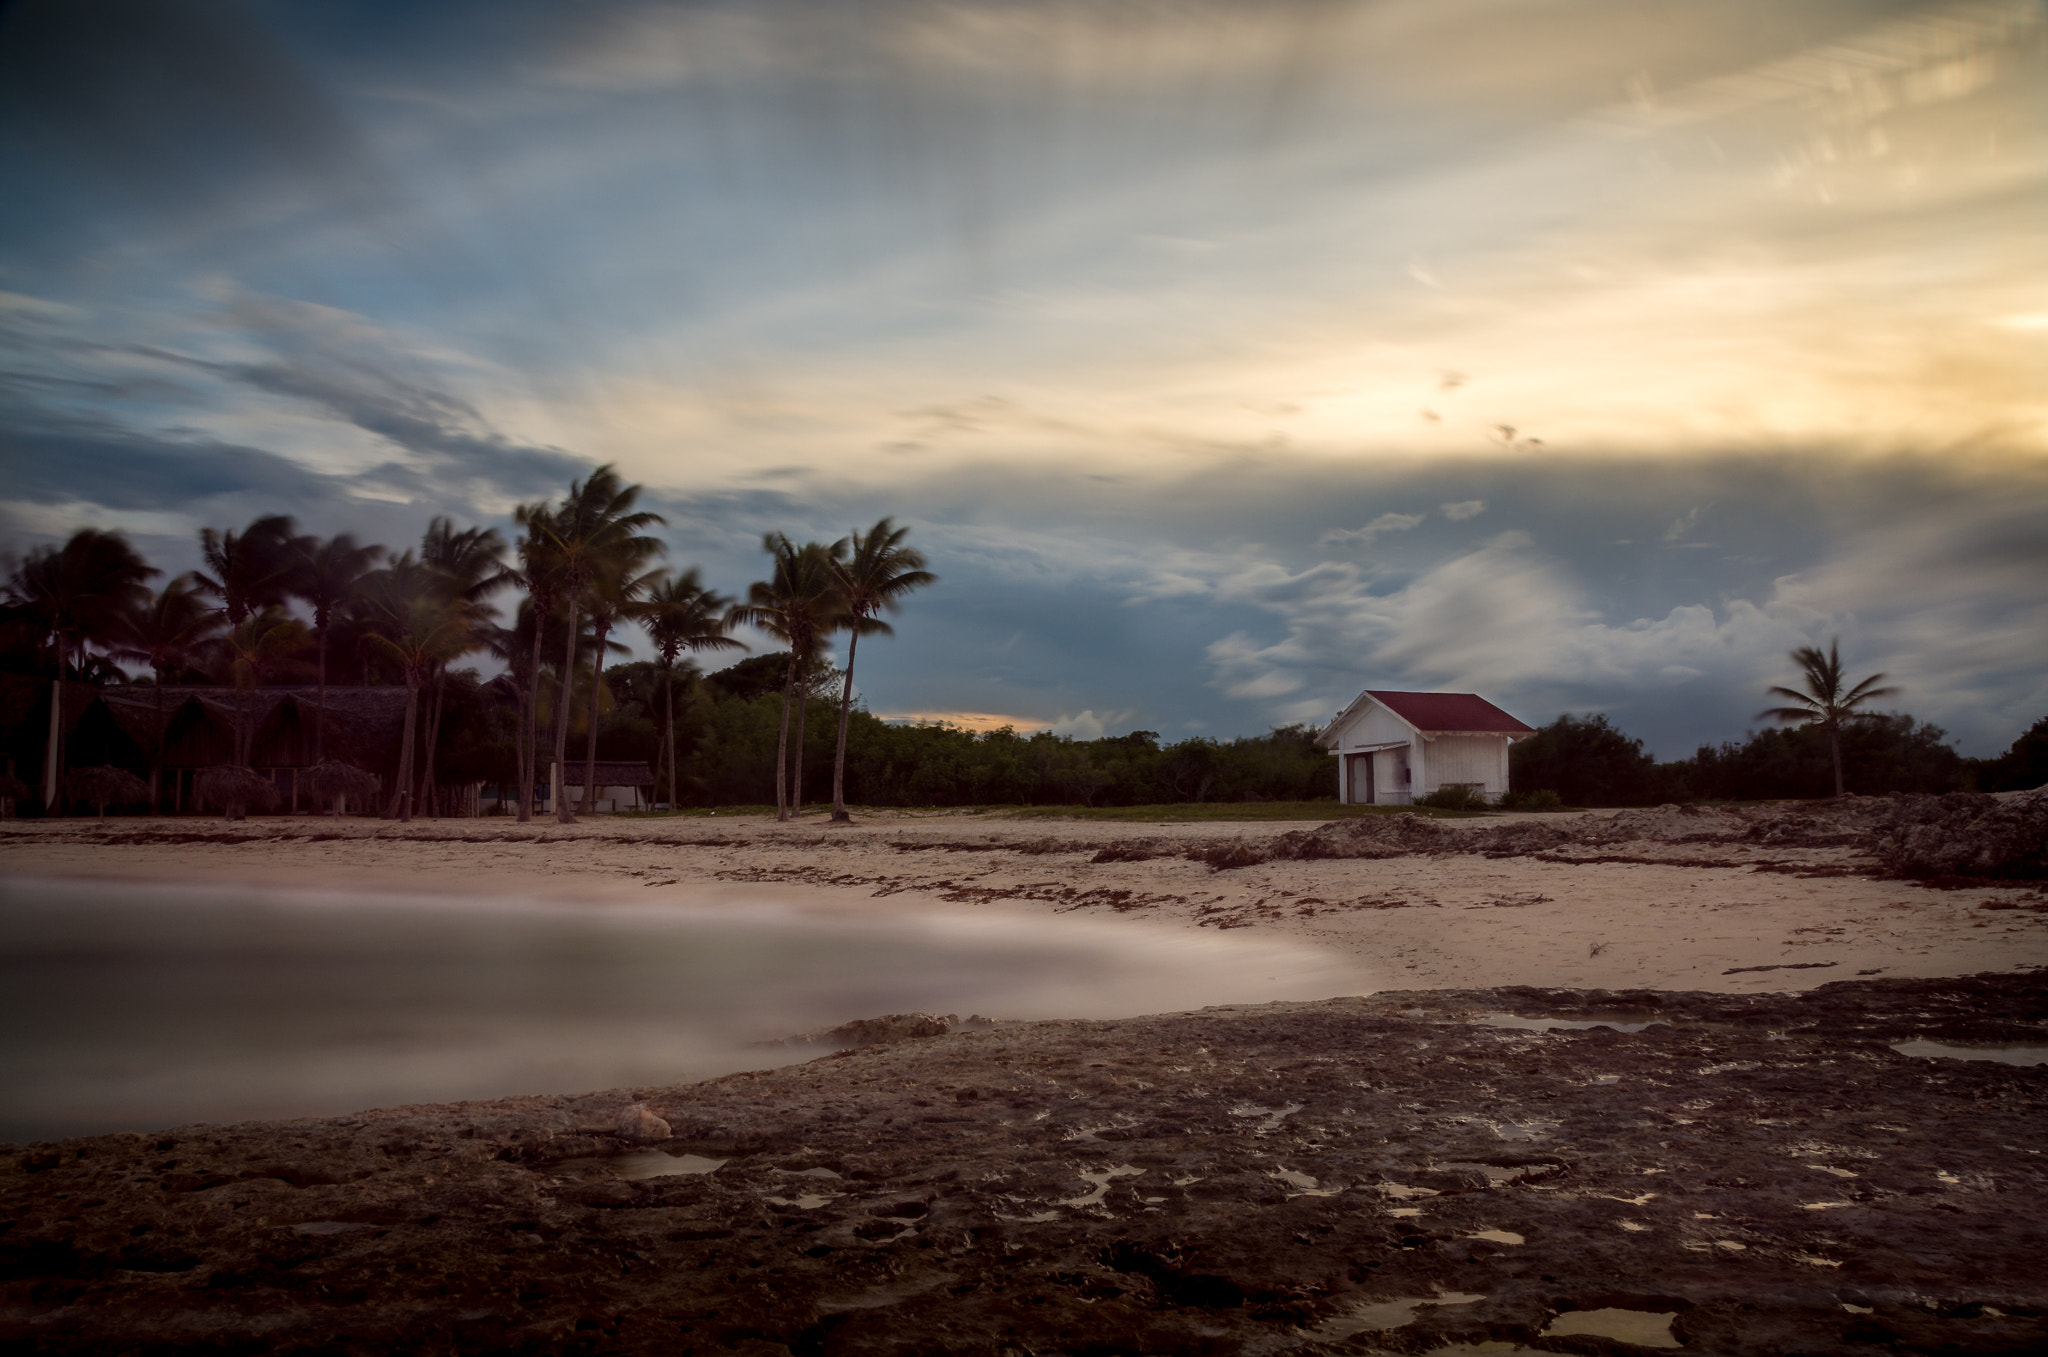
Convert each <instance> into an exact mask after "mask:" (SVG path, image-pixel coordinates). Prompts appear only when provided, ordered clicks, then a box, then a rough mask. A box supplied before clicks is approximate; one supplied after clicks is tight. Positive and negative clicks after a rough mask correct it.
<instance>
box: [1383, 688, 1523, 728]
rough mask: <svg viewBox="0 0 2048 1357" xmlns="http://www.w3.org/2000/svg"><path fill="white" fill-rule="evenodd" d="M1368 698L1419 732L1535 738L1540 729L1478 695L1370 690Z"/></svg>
mask: <svg viewBox="0 0 2048 1357" xmlns="http://www.w3.org/2000/svg"><path fill="white" fill-rule="evenodd" d="M1365 695H1366V696H1367V697H1370V698H1372V699H1373V700H1374V701H1376V702H1378V703H1380V704H1381V705H1383V706H1385V707H1386V708H1387V709H1388V710H1389V711H1391V712H1393V713H1394V715H1396V716H1398V717H1400V718H1401V719H1402V720H1403V721H1406V722H1407V723H1408V724H1409V725H1411V726H1414V727H1415V728H1416V729H1417V730H1420V731H1423V732H1425V733H1427V732H1438V731H1473V732H1481V731H1484V732H1488V733H1493V732H1498V733H1500V734H1503V735H1534V734H1535V733H1536V727H1534V726H1526V725H1523V724H1522V723H1521V722H1520V721H1517V720H1516V719H1515V718H1514V717H1512V716H1509V715H1508V714H1507V713H1506V712H1504V711H1502V710H1501V709H1500V708H1499V707H1496V706H1494V705H1493V704H1492V703H1491V702H1488V701H1487V700H1486V699H1485V698H1483V697H1481V696H1479V694H1477V693H1389V692H1382V691H1380V690H1379V689H1377V688H1368V689H1366V690H1365Z"/></svg>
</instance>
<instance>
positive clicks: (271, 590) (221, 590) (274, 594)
mask: <svg viewBox="0 0 2048 1357" xmlns="http://www.w3.org/2000/svg"><path fill="white" fill-rule="evenodd" d="M199 554H200V555H201V556H202V557H203V558H204V559H205V562H206V569H207V570H210V571H212V572H213V573H212V574H211V575H208V574H206V573H204V572H199V571H195V572H194V573H193V576H192V578H193V580H194V581H195V582H196V583H197V584H198V586H199V590H200V592H201V593H204V594H209V595H211V596H212V597H214V598H216V599H218V600H220V609H221V615H222V616H223V617H225V618H226V619H227V624H228V625H229V626H230V627H239V626H241V625H242V624H243V623H244V622H246V621H248V620H249V619H250V617H252V616H254V615H255V614H256V613H257V612H258V611H259V610H261V609H262V608H264V607H267V606H268V605H270V604H273V603H282V602H284V600H285V597H286V595H287V594H289V593H290V592H291V586H292V584H293V582H294V581H293V575H294V573H295V572H296V570H297V567H298V560H299V553H298V551H297V550H296V549H295V539H294V538H293V536H292V521H291V519H289V518H287V517H286V516H285V515H283V514H272V515H270V516H269V517H267V518H259V519H257V520H256V521H255V522H254V523H251V524H250V525H249V527H248V530H247V531H245V532H240V533H237V532H236V531H235V530H234V529H233V528H229V529H227V530H226V531H225V532H216V531H214V530H213V529H212V528H201V529H200V530H199Z"/></svg>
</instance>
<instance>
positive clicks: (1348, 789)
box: [1336, 698, 1423, 806]
mask: <svg viewBox="0 0 2048 1357" xmlns="http://www.w3.org/2000/svg"><path fill="white" fill-rule="evenodd" d="M1395 742H1399V743H1400V744H1401V745H1402V746H1403V747H1401V748H1397V749H1381V750H1378V751H1376V752H1372V753H1370V754H1366V753H1365V751H1367V750H1371V749H1372V747H1373V746H1374V745H1385V744H1390V743H1395ZM1336 753H1337V799H1338V800H1339V801H1341V802H1343V803H1344V804H1346V805H1352V804H1355V803H1356V802H1360V801H1363V800H1364V799H1365V790H1366V779H1365V773H1364V770H1363V769H1360V768H1358V767H1357V765H1356V764H1355V763H1354V761H1353V760H1354V759H1355V758H1357V757H1360V756H1364V757H1369V758H1370V759H1371V760H1372V793H1373V795H1372V801H1373V804H1375V805H1381V806H1405V805H1407V804H1408V803H1409V802H1410V801H1412V800H1413V799H1414V798H1415V796H1416V795H1418V794H1419V793H1418V792H1417V790H1416V786H1415V779H1416V778H1418V777H1419V775H1420V770H1421V767H1422V762H1423V759H1422V741H1421V739H1420V738H1419V737H1418V736H1417V735H1416V734H1415V732H1414V731H1413V730H1410V729H1409V728H1408V723H1407V722H1405V721H1403V720H1402V719H1401V718H1400V717H1398V716H1396V715H1394V714H1393V713H1392V712H1390V711H1388V710H1387V709H1386V708H1385V707H1382V706H1381V705H1380V704H1379V703H1377V702H1375V701H1373V700H1372V699H1370V698H1368V699H1366V701H1365V705H1364V706H1362V707H1361V708H1360V709H1359V710H1358V711H1356V712H1353V713H1352V714H1351V718H1350V719H1349V720H1348V721H1346V722H1345V723H1344V725H1342V726H1341V727H1339V728H1338V731H1337V750H1336Z"/></svg>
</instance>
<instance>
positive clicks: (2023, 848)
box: [1876, 792, 2048, 878]
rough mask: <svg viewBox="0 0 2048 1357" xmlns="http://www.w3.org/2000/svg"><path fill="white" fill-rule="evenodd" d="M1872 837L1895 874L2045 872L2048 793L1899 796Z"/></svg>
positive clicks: (2047, 863) (2047, 872) (2030, 874)
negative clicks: (1885, 823)
mask: <svg viewBox="0 0 2048 1357" xmlns="http://www.w3.org/2000/svg"><path fill="white" fill-rule="evenodd" d="M1876 839H1877V843H1876V847H1877V855H1878V858H1879V860H1880V861H1882V862H1883V863H1884V865H1885V870H1886V871H1888V872H1890V873H1891V874H1892V875H1894V876H1906V877H1935V876H1993V877H2022V878H2025V877H2041V876H2048V796H2041V795H2038V794H2026V795H2021V796H2013V797H1997V796H1984V795H1980V794H1978V793H1974V792H1950V793H1949V794H1948V795H1946V796H1902V797H1898V798H1895V801H1894V806H1893V810H1892V814H1891V817H1890V823H1889V824H1887V825H1886V826H1884V827H1883V828H1882V829H1880V830H1878V831H1877V835H1876Z"/></svg>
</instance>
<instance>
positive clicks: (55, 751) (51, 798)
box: [43, 636, 64, 815]
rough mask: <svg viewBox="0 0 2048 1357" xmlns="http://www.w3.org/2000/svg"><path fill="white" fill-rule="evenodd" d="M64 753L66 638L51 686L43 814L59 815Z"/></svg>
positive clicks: (60, 646)
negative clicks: (60, 766)
mask: <svg viewBox="0 0 2048 1357" xmlns="http://www.w3.org/2000/svg"><path fill="white" fill-rule="evenodd" d="M63 752H64V638H63V637H62V636H59V637H58V638H57V678H56V681H55V682H53V683H52V684H51V685H50V738H49V742H48V743H47V744H46V745H45V746H44V749H43V814H45V815H55V814H56V813H57V763H58V760H59V759H60V758H61V757H62V755H63Z"/></svg>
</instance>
